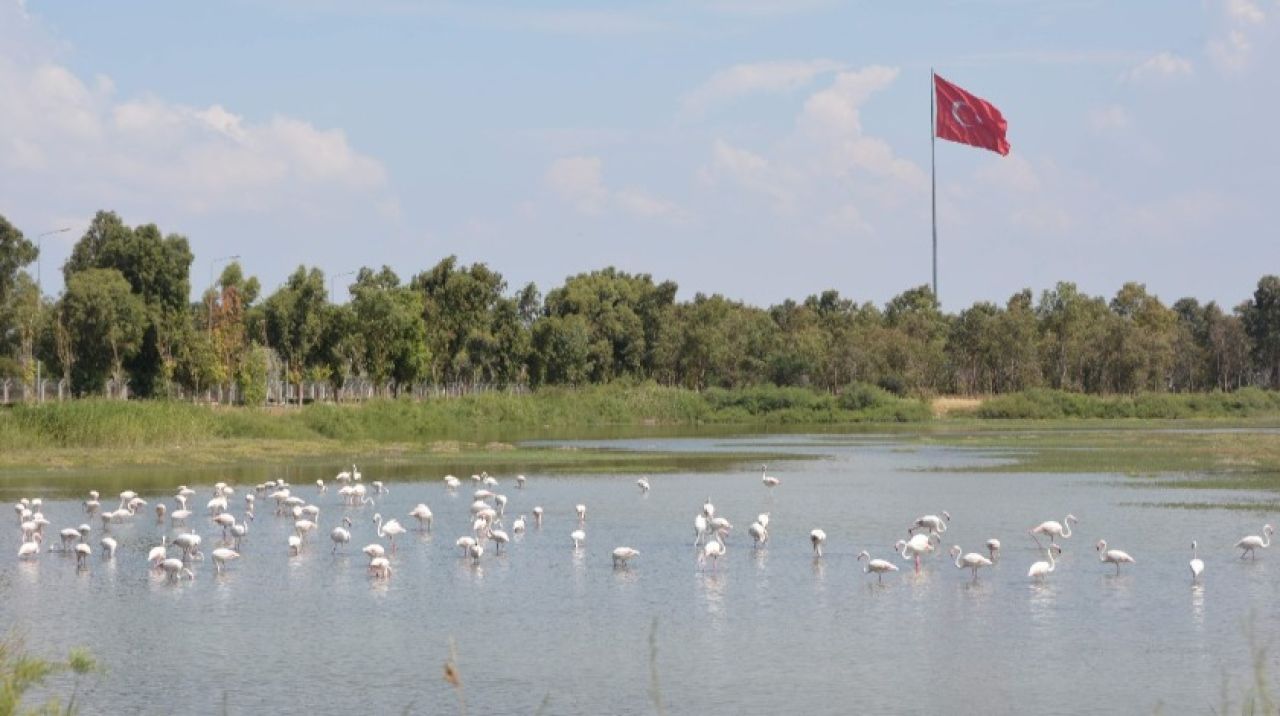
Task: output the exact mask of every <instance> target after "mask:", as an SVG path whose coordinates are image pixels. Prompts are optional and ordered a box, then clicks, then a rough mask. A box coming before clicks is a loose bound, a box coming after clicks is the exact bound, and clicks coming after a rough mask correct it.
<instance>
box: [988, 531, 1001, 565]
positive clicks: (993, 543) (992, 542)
mask: <svg viewBox="0 0 1280 716" xmlns="http://www.w3.org/2000/svg"><path fill="white" fill-rule="evenodd" d="M987 554H990V555H991V561H992V562H994V561H996V560H997V559H999V557H1000V540H998V539H996V538H995V537H992V538H991V539H989V540H987Z"/></svg>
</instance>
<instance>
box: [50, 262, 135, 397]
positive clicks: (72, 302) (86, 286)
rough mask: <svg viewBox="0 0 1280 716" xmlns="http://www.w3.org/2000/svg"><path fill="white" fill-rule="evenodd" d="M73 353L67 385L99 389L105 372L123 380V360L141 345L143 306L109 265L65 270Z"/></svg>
mask: <svg viewBox="0 0 1280 716" xmlns="http://www.w3.org/2000/svg"><path fill="white" fill-rule="evenodd" d="M62 301H63V303H64V305H65V315H66V319H67V328H68V329H69V331H70V333H71V335H72V336H73V337H74V339H73V340H74V343H75V347H74V351H75V355H76V362H75V367H74V370H73V372H72V376H71V377H72V388H73V390H74V391H75V392H76V393H77V394H84V393H86V392H89V391H95V390H99V389H101V388H103V387H104V385H105V383H106V379H107V377H108V376H110V377H111V378H112V379H113V380H114V381H115V382H116V385H117V386H118V387H119V386H123V385H124V384H125V377H126V376H125V371H124V364H125V361H127V360H129V359H130V358H132V357H133V356H134V355H136V354H137V352H138V350H139V349H140V348H141V346H142V336H143V332H144V331H145V330H146V325H147V312H146V306H145V305H144V304H143V302H142V299H141V298H139V297H138V296H137V295H136V294H134V293H133V292H132V291H131V290H130V287H129V282H128V281H126V280H125V278H124V276H123V275H121V274H120V272H119V271H117V270H115V269H86V270H84V271H79V272H77V273H74V274H72V275H71V278H70V280H69V281H68V282H67V289H66V292H65V293H64V295H63V297H62Z"/></svg>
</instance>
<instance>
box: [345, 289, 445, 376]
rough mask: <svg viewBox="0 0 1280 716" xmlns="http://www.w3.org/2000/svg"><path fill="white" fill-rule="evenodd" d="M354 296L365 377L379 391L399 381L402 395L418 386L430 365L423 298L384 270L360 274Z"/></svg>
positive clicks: (352, 306)
mask: <svg viewBox="0 0 1280 716" xmlns="http://www.w3.org/2000/svg"><path fill="white" fill-rule="evenodd" d="M351 296H352V300H351V308H352V312H353V314H354V318H355V323H354V326H355V329H356V331H357V332H358V333H359V336H360V341H361V345H362V347H363V350H362V352H361V355H362V361H363V366H364V370H365V374H366V375H367V376H369V379H370V380H371V381H373V384H374V385H375V386H376V387H377V388H378V389H379V390H382V389H384V388H385V387H387V386H388V384H389V383H390V382H393V381H394V384H395V390H396V392H397V393H399V391H401V390H402V389H404V388H406V387H408V386H411V385H412V384H413V383H415V382H417V381H418V380H419V379H420V378H421V377H422V376H423V374H424V373H425V372H426V371H427V369H428V366H429V363H430V360H429V355H428V353H427V345H426V326H425V324H424V323H423V321H422V311H423V307H422V294H421V293H419V292H417V291H414V290H412V289H409V288H405V287H402V286H401V285H400V278H399V277H398V276H396V274H395V272H393V271H392V270H391V269H390V268H388V267H386V266H383V267H382V270H381V271H379V272H378V273H374V272H373V270H372V269H368V268H362V269H360V272H359V275H358V276H357V278H356V282H355V284H354V285H353V286H352V287H351Z"/></svg>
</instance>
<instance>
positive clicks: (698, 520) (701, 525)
mask: <svg viewBox="0 0 1280 716" xmlns="http://www.w3.org/2000/svg"><path fill="white" fill-rule="evenodd" d="M706 537H707V517H706V515H704V514H702V513H698V516H697V517H694V518H693V546H694V547H697V546H698V545H700V544H702V540H704V539H706Z"/></svg>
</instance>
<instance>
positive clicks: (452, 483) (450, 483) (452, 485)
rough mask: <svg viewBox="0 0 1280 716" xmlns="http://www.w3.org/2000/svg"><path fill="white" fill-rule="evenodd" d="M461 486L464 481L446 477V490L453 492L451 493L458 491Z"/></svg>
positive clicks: (450, 476)
mask: <svg viewBox="0 0 1280 716" xmlns="http://www.w3.org/2000/svg"><path fill="white" fill-rule="evenodd" d="M461 484H462V481H461V480H459V479H458V478H456V477H454V476H453V475H445V476H444V486H445V489H447V490H451V491H452V490H456V489H458V486H459V485H461Z"/></svg>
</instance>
